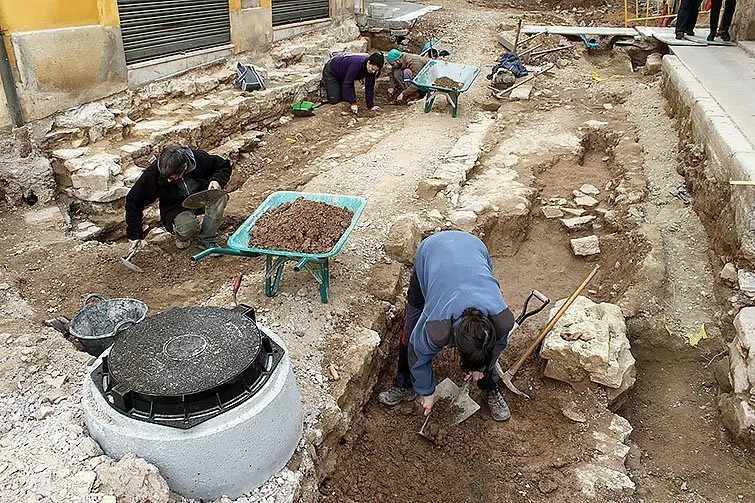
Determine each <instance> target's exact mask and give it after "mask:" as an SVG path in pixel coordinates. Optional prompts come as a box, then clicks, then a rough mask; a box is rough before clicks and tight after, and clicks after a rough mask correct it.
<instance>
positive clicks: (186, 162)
mask: <svg viewBox="0 0 755 503" xmlns="http://www.w3.org/2000/svg"><path fill="white" fill-rule="evenodd" d="M231 170H232V168H231V162H230V161H229V160H227V159H223V158H222V157H219V156H217V155H212V154H209V153H207V152H205V151H204V150H193V149H191V148H189V147H181V146H170V147H165V148H164V149H163V150H162V152H161V153H160V156H159V157H158V159H157V160H156V161H155V162H153V163H152V164H150V166H149V167H148V168H147V169H146V170H145V171H144V173H142V176H141V177H139V180H137V181H136V183H135V184H134V186H133V187H132V188H131V190H130V191H129V193H128V195H127V196H126V235H127V236H128V239H129V240H130V241H131V246H140V245H141V244H142V239H143V238H144V235H143V234H144V231H143V230H142V217H143V212H144V208H146V207H147V206H149V205H150V204H152V203H154V202H155V201H158V200H159V206H160V220H161V221H162V223H163V225H164V226H165V228H166V229H167V230H168V232H171V233H173V234H174V235H175V236H176V247H177V248H178V249H181V250H183V249H186V248H188V247H189V246H190V245H191V238H192V237H194V236H196V235H197V233H198V234H199V243H198V244H199V247H200V248H203V249H207V248H212V247H215V246H217V240H218V229H219V228H220V222H221V220H222V219H223V212H224V211H225V206H226V204H227V203H228V194H224V195H223V197H221V198H220V199H218V201H217V202H215V203H213V204H212V205H209V206H207V207H205V208H204V210H196V211H194V210H187V209H185V208H184V207H183V201H184V199H186V198H187V197H188V196H189V195H191V194H194V193H196V192H200V191H202V190H207V189H221V188H223V187H225V186H226V184H227V183H228V180H230V178H231ZM202 213H204V217H203V219H202V224H201V226H200V224H199V222H198V220H197V215H199V214H202Z"/></svg>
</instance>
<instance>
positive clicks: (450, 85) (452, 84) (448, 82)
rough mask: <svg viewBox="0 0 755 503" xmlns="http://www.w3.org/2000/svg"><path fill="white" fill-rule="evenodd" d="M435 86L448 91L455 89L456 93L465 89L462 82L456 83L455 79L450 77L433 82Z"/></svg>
mask: <svg viewBox="0 0 755 503" xmlns="http://www.w3.org/2000/svg"><path fill="white" fill-rule="evenodd" d="M433 86H435V87H444V88H446V89H453V90H454V91H458V90H459V89H461V88H462V87H464V84H462V83H461V82H456V81H455V80H454V79H451V78H449V77H441V78H439V79H435V81H433Z"/></svg>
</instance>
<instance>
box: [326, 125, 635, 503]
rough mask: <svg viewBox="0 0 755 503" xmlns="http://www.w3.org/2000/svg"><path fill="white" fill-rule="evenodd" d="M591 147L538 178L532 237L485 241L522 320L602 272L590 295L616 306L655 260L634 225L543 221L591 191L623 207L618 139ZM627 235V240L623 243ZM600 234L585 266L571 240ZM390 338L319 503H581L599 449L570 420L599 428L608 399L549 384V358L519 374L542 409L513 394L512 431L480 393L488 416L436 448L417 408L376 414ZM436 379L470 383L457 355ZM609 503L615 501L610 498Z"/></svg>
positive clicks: (390, 371)
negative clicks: (544, 300)
mask: <svg viewBox="0 0 755 503" xmlns="http://www.w3.org/2000/svg"><path fill="white" fill-rule="evenodd" d="M581 144H582V147H581V149H580V150H579V152H578V153H577V154H576V155H560V156H555V157H554V158H553V159H551V160H549V161H547V162H543V163H539V164H538V165H536V166H535V167H534V168H532V170H531V172H532V174H533V175H534V182H533V185H534V186H535V187H537V188H538V196H537V198H536V199H537V201H536V203H535V204H534V205H533V206H532V209H531V212H530V214H529V216H528V217H527V218H526V221H525V222H524V227H522V225H521V223H520V224H519V226H513V227H512V226H511V225H507V223H506V222H499V223H498V224H497V225H496V224H493V225H492V226H488V228H487V229H485V232H484V238H483V240H484V241H485V242H486V244H487V246H488V248H489V250H490V253H491V256H492V259H493V270H494V274H496V276H497V278H498V279H499V281H500V283H501V286H502V291H503V293H504V299H506V300H507V303H509V305H510V306H511V307H512V310H514V312H515V313H518V312H519V309H520V307H521V303H522V301H523V300H524V298H525V297H526V296H527V295H528V294H529V293H530V291H531V290H532V289H538V290H540V291H542V292H543V293H545V294H546V295H547V296H548V297H550V298H551V299H552V300H553V301H554V302H555V301H556V300H558V299H561V298H565V297H567V296H568V295H569V294H570V293H571V291H572V290H573V289H574V288H575V287H576V286H577V285H578V284H579V283H581V281H582V279H583V278H584V277H585V276H586V275H587V274H588V272H589V271H590V270H591V269H592V268H593V266H594V264H595V263H599V264H601V266H602V268H603V271H602V272H601V273H600V274H599V276H598V278H597V279H596V280H595V281H594V283H593V284H591V285H590V287H589V288H590V293H589V294H587V292H585V294H587V295H589V296H590V297H591V298H593V299H594V300H596V301H609V302H615V301H616V300H617V299H618V298H619V297H621V295H622V294H623V293H624V291H625V290H626V288H627V287H628V285H629V284H630V282H631V280H632V278H633V277H634V275H635V274H636V271H637V268H638V267H639V264H640V263H641V261H642V259H643V258H644V256H645V254H646V253H647V251H648V249H649V246H648V245H647V243H645V242H644V241H643V239H642V238H641V236H639V235H637V234H636V233H634V232H633V231H632V230H631V228H632V227H633V224H631V223H630V222H627V221H622V220H620V219H619V220H617V221H613V222H612V223H611V224H605V223H603V220H597V222H598V224H597V225H595V226H594V228H590V229H589V230H588V229H582V230H577V231H575V232H573V233H566V232H565V231H564V230H563V228H562V227H563V226H562V224H561V223H560V221H559V220H557V219H554V220H549V219H546V218H544V217H543V215H542V212H541V208H542V206H545V205H547V204H548V202H549V200H550V199H552V198H555V197H559V196H563V195H565V194H569V193H571V191H572V190H575V189H578V188H579V187H580V186H581V185H582V184H588V183H589V184H594V185H596V186H598V187H600V190H601V195H599V196H596V197H598V198H599V200H600V201H601V202H602V203H603V204H606V205H607V204H608V203H609V198H611V197H613V196H612V194H613V195H615V193H614V192H613V191H611V190H604V187H606V186H608V187H616V186H618V185H619V184H620V181H621V179H622V176H623V175H624V174H625V168H624V167H623V166H622V165H621V164H620V163H618V162H616V160H615V158H614V151H615V149H616V147H617V144H618V138H614V137H612V136H611V135H610V134H606V133H595V132H587V133H585V134H584V136H583V137H582V141H581ZM471 176H472V177H474V174H472V175H471ZM471 183H473V181H472V182H471ZM619 228H626V229H629V231H628V232H616V231H617V229H619ZM592 232H595V233H596V234H598V235H599V236H600V238H601V246H602V247H603V246H605V248H604V250H603V253H602V254H601V255H600V257H599V258H598V259H597V260H595V261H585V260H583V259H581V258H577V257H575V256H574V255H573V253H572V251H571V249H570V244H569V240H570V239H571V238H574V237H581V236H584V235H587V234H589V233H592ZM520 235H523V236H524V237H523V238H521V237H518V236H520ZM512 242H515V243H516V244H515V245H512ZM604 244H605V245H604ZM546 322H547V314H546V313H541V314H539V315H537V316H536V317H533V318H531V319H530V320H528V321H527V323H526V324H525V325H524V326H523V327H522V329H521V331H519V332H518V333H517V335H516V336H515V337H513V338H512V340H511V341H510V343H509V347H508V348H507V349H506V351H505V352H504V354H503V357H502V364H503V366H504V368H506V366H507V365H511V364H513V362H514V361H515V360H516V358H517V357H518V355H519V354H521V353H522V352H523V351H524V350H525V349H526V347H527V346H528V345H529V343H530V341H531V340H532V339H534V338H535V337H536V335H537V333H538V331H539V329H541V328H542V327H543V326H544V324H545V323H546ZM387 335H388V336H389V337H390V339H391V341H390V342H389V348H390V351H389V353H388V356H387V358H386V360H385V364H384V366H383V367H382V369H381V370H380V374H379V377H378V381H377V386H376V387H375V389H374V390H373V393H372V396H371V397H370V399H369V401H368V402H367V403H366V405H365V408H364V409H363V410H362V412H361V414H360V415H359V417H358V418H357V419H355V420H354V422H353V427H352V428H351V429H350V430H349V432H348V433H347V434H346V435H344V437H343V438H342V439H341V441H340V443H339V445H338V447H337V450H336V451H334V453H333V455H334V456H336V457H337V459H338V461H337V463H336V465H335V468H334V470H333V472H332V473H329V474H328V475H327V476H326V477H325V478H324V479H323V481H322V482H321V484H320V500H321V501H325V502H359V501H378V502H380V501H385V502H388V501H444V502H445V501H447V502H459V503H462V502H463V503H470V502H492V501H566V500H572V501H576V500H578V499H580V498H582V497H583V496H582V495H581V494H580V488H579V487H578V485H577V484H576V482H575V480H574V476H573V473H572V470H573V468H574V467H576V466H578V465H579V464H580V463H583V462H585V461H586V460H589V459H591V458H592V456H593V452H592V450H591V448H590V447H589V445H590V439H589V437H590V436H591V435H592V434H593V432H592V430H591V428H590V427H587V425H586V424H583V423H579V422H575V421H573V420H570V419H568V418H567V417H566V416H565V415H564V413H563V412H562V409H563V408H564V407H567V406H568V405H569V404H570V403H578V404H579V406H580V407H582V408H583V410H588V411H589V413H588V414H589V417H590V418H591V420H590V421H591V422H592V423H595V424H601V423H602V422H604V421H607V420H609V418H610V416H611V415H612V414H611V413H610V412H609V411H608V410H607V408H606V406H605V403H601V399H600V398H598V396H599V394H595V393H593V392H592V390H589V389H587V390H580V391H577V390H575V389H572V387H571V386H569V385H567V384H565V383H562V382H558V381H555V380H550V379H547V378H543V377H542V373H541V368H540V365H541V363H540V361H539V358H537V357H533V358H531V359H530V360H529V362H528V363H527V364H526V365H525V366H524V367H523V368H522V369H521V370H520V371H519V373H518V375H517V379H516V384H517V385H518V386H519V387H520V389H523V390H525V391H527V392H528V393H531V394H532V395H533V396H534V399H533V400H526V399H523V398H520V397H516V396H513V395H512V394H510V393H508V392H506V394H505V396H506V399H507V401H508V403H509V406H510V407H511V411H512V418H511V419H510V420H509V421H508V422H506V423H494V422H493V421H492V420H491V419H490V417H489V413H488V411H487V408H486V405H485V404H484V396H483V394H482V392H480V391H479V390H473V391H472V393H471V395H472V398H473V399H475V400H476V401H477V402H478V403H480V404H481V405H482V409H481V410H480V411H479V412H478V413H476V414H475V415H473V416H472V417H471V418H469V419H468V420H466V421H465V422H464V423H462V424H461V425H459V426H457V427H455V428H453V427H452V428H450V429H449V430H447V431H446V433H445V435H444V436H443V437H442V439H441V440H440V441H437V442H436V443H434V444H431V443H430V442H428V441H427V440H425V439H423V438H421V437H420V436H419V435H418V434H417V432H418V431H419V429H420V427H421V425H422V420H423V418H422V417H421V412H420V411H419V410H418V407H417V405H416V404H414V403H406V404H402V405H399V406H397V407H394V408H386V407H383V406H381V405H379V404H378V403H377V399H376V394H377V392H378V391H380V390H382V389H385V388H387V387H389V386H391V385H392V380H393V375H394V372H395V362H396V360H397V357H398V356H397V353H398V350H397V345H398V342H397V341H398V333H396V332H393V333H390V334H387ZM434 370H435V372H436V379H437V381H438V382H439V381H440V380H442V379H444V378H445V377H451V378H452V379H454V380H455V381H456V382H459V380H460V379H461V370H460V368H459V365H458V359H457V357H456V355H455V353H454V352H453V351H452V350H447V351H444V352H442V353H441V354H440V355H439V356H438V357H436V359H435V361H434ZM504 391H505V390H504ZM609 496H617V495H616V494H611V493H610V492H607V493H606V497H609ZM619 496H620V494H619Z"/></svg>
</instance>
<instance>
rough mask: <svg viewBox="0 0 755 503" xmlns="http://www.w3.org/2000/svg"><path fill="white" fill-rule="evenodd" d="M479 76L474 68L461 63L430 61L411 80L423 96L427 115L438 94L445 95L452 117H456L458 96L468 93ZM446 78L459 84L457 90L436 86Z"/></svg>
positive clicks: (478, 70) (478, 72)
mask: <svg viewBox="0 0 755 503" xmlns="http://www.w3.org/2000/svg"><path fill="white" fill-rule="evenodd" d="M479 74H480V69H479V68H477V67H476V66H469V65H462V64H461V63H449V62H448V61H439V60H432V61H430V62H429V63H427V64H426V65H425V66H424V68H422V70H420V72H419V73H418V74H417V76H416V77H414V79H413V80H412V84H414V85H415V86H417V87H418V88H419V89H420V90H421V91H424V92H425V93H426V95H425V113H429V112H430V110H431V109H432V108H433V104H434V103H435V98H436V97H437V96H438V94H445V95H446V96H447V97H448V101H449V103H450V104H451V109H452V116H453V117H456V115H457V113H458V111H459V96H461V94H462V93H465V92H467V91H469V88H470V87H472V84H473V83H474V81H475V80H476V79H477V76H478V75H479ZM443 77H446V78H448V79H451V80H454V81H456V82H458V83H459V86H460V87H459V89H451V88H450V87H444V86H441V85H436V83H435V82H436V81H437V80H438V79H441V78H443Z"/></svg>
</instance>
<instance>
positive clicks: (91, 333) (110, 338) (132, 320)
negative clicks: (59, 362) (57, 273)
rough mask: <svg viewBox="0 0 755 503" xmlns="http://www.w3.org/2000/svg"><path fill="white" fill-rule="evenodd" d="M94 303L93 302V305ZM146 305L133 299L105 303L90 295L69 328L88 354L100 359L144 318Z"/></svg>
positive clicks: (103, 298) (102, 299) (112, 300)
mask: <svg viewBox="0 0 755 503" xmlns="http://www.w3.org/2000/svg"><path fill="white" fill-rule="evenodd" d="M95 301H96V302H95ZM148 309H149V308H148V307H147V304H145V303H144V302H142V301H140V300H136V299H106V298H105V297H103V296H102V295H98V294H91V295H87V297H86V298H85V299H84V304H83V305H82V307H81V309H79V311H78V312H77V313H76V315H75V316H74V317H73V319H72V320H71V323H69V325H68V331H69V332H70V333H71V335H73V336H74V337H76V339H77V340H78V341H79V342H80V343H81V345H82V346H83V347H84V349H85V350H86V352H87V353H89V354H90V355H92V356H100V355H101V354H102V352H103V351H105V350H106V349H107V348H109V347H110V346H111V345H112V344H113V342H115V337H116V336H117V335H118V333H119V332H121V331H122V330H124V329H126V328H128V327H130V326H132V325H135V324H137V323H139V322H140V321H142V320H143V319H144V318H145V316H147V310H148Z"/></svg>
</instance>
